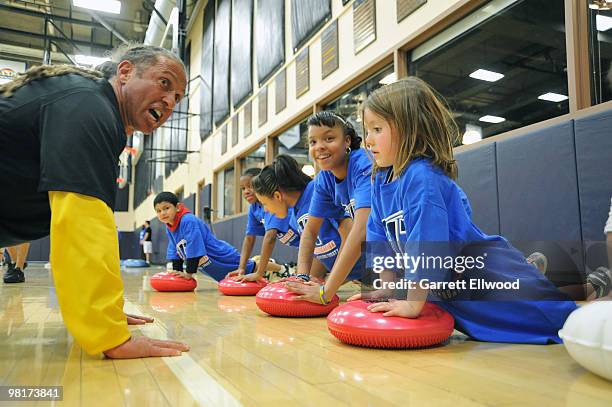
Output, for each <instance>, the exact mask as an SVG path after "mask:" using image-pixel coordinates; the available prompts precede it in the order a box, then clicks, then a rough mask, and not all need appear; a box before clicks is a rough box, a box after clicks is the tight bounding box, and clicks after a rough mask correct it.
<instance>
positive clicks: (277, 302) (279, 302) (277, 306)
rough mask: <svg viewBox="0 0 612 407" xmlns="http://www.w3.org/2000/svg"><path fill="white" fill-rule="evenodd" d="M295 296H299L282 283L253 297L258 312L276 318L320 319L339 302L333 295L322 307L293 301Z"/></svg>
mask: <svg viewBox="0 0 612 407" xmlns="http://www.w3.org/2000/svg"><path fill="white" fill-rule="evenodd" d="M294 281H295V280H294ZM297 281H301V280H297ZM297 295H299V294H296V293H293V292H291V291H289V290H288V289H287V287H285V283H284V282H279V283H274V284H269V285H268V286H266V287H264V288H262V289H261V290H260V291H259V292H258V293H257V296H256V297H255V303H256V304H257V306H258V307H259V309H260V310H262V311H263V312H265V313H267V314H270V315H273V316H276V317H320V316H325V315H327V314H329V313H330V312H331V310H333V309H334V308H336V307H337V306H338V303H339V301H340V299H339V298H338V296H337V295H334V297H333V298H332V300H331V302H330V303H329V304H327V305H322V304H315V303H312V302H309V301H302V300H299V301H295V300H293V299H292V298H293V297H295V296H297Z"/></svg>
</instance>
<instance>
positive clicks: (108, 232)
mask: <svg viewBox="0 0 612 407" xmlns="http://www.w3.org/2000/svg"><path fill="white" fill-rule="evenodd" d="M49 203H50V205H51V254H50V261H51V267H52V273H53V280H54V281H55V290H56V292H57V298H58V301H59V305H60V310H61V312H62V317H63V319H64V323H65V324H66V327H67V328H68V331H69V332H70V333H71V334H72V336H74V338H75V339H76V341H77V342H78V343H79V344H80V345H81V347H82V348H83V349H84V350H85V351H86V352H87V353H89V354H95V353H100V352H102V351H105V350H108V349H111V348H114V347H115V346H117V345H120V344H121V343H123V342H125V341H126V340H128V339H129V338H130V336H131V334H130V331H129V330H128V326H127V320H126V316H125V313H124V312H123V282H122V281H121V275H120V271H119V241H118V238H117V229H116V227H115V220H114V217H113V213H112V211H111V209H110V208H109V207H108V206H107V205H106V204H105V203H104V202H103V201H101V200H100V199H98V198H93V197H90V196H86V195H81V194H77V193H73V192H58V191H50V192H49Z"/></svg>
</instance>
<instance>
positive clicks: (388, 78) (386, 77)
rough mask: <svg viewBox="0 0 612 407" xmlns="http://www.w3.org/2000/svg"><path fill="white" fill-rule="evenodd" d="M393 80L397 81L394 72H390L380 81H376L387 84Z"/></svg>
mask: <svg viewBox="0 0 612 407" xmlns="http://www.w3.org/2000/svg"><path fill="white" fill-rule="evenodd" d="M395 81H397V78H396V77H395V72H391V73H390V74H389V75H387V76H385V77H384V78H382V79H381V80H380V81H378V83H380V84H381V85H388V84H390V83H393V82H395Z"/></svg>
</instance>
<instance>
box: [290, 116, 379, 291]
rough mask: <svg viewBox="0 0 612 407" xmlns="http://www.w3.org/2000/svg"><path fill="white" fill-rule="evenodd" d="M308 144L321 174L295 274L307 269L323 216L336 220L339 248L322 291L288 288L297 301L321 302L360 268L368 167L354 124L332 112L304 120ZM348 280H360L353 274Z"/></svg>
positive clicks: (314, 286)
mask: <svg viewBox="0 0 612 407" xmlns="http://www.w3.org/2000/svg"><path fill="white" fill-rule="evenodd" d="M308 144H309V153H310V155H311V157H312V158H313V159H314V160H315V161H316V163H317V164H318V166H319V168H320V169H321V171H320V172H319V173H318V174H317V176H316V178H315V181H314V184H315V186H314V191H313V195H312V202H311V203H310V210H309V221H308V224H307V225H306V227H305V228H304V231H303V232H302V236H301V240H300V251H299V255H298V273H301V272H305V271H306V270H308V269H309V267H310V263H311V261H312V260H311V259H312V252H313V250H314V249H315V239H316V236H317V234H318V233H319V229H320V228H321V224H322V222H323V219H325V218H326V217H330V216H334V217H336V218H339V219H340V224H339V231H340V234H341V236H342V249H341V250H340V254H339V255H338V258H337V259H336V261H335V263H334V266H333V268H332V269H331V273H330V275H329V278H328V279H327V280H326V281H325V285H324V286H322V287H321V286H319V285H318V284H315V283H314V282H311V283H308V284H292V283H290V284H287V287H288V288H289V290H291V291H293V292H296V293H299V294H301V296H300V298H301V299H304V300H308V301H311V302H315V303H320V302H321V301H322V300H321V299H322V298H323V297H322V296H321V295H320V293H321V292H322V291H324V292H325V297H326V298H332V297H333V296H334V294H335V293H336V292H337V291H338V288H340V286H341V285H342V284H343V283H344V282H345V280H346V278H347V276H348V275H349V273H351V271H352V270H359V269H360V268H361V262H359V258H360V256H361V243H362V242H363V241H365V238H366V224H367V220H368V216H369V215H370V196H371V179H370V178H371V171H372V162H371V161H370V159H369V157H368V156H367V154H366V153H365V151H364V150H363V149H362V148H361V137H359V136H358V135H357V133H356V132H355V129H354V128H353V126H352V124H350V123H349V122H348V121H347V120H346V119H344V118H343V117H342V116H340V115H339V114H337V113H335V112H332V111H321V112H318V113H315V114H314V115H313V116H311V117H310V118H309V119H308ZM342 213H344V214H345V217H344V218H342V217H341V215H340V214H342ZM351 276H352V277H353V278H355V277H356V278H360V277H361V276H360V274H359V273H357V272H354V273H352V274H351Z"/></svg>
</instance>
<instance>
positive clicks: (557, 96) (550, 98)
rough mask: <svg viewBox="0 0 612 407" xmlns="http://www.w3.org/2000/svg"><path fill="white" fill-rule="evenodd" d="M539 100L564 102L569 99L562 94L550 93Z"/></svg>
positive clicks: (541, 96) (539, 97)
mask: <svg viewBox="0 0 612 407" xmlns="http://www.w3.org/2000/svg"><path fill="white" fill-rule="evenodd" d="M538 99H540V100H546V101H548V102H563V101H564V100H567V99H568V97H567V96H565V95H562V94H560V93H554V92H548V93H544V94H543V95H540V96H538Z"/></svg>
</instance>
